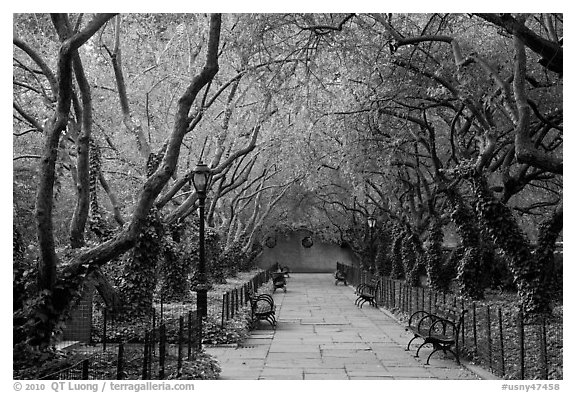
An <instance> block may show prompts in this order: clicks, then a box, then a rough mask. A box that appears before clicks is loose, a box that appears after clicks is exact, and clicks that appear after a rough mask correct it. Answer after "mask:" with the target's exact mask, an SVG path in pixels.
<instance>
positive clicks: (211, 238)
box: [205, 228, 226, 284]
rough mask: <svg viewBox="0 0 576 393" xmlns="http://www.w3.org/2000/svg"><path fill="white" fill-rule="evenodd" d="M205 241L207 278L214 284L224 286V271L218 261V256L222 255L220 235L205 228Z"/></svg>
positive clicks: (219, 260) (211, 229)
mask: <svg viewBox="0 0 576 393" xmlns="http://www.w3.org/2000/svg"><path fill="white" fill-rule="evenodd" d="M205 239H206V240H205V241H206V262H207V267H208V274H209V277H210V279H211V281H212V282H213V283H215V284H224V283H226V269H225V267H224V266H223V265H222V263H221V262H222V261H221V259H220V254H221V253H222V246H221V243H220V235H219V234H218V232H217V231H215V230H214V229H213V228H206V237H205Z"/></svg>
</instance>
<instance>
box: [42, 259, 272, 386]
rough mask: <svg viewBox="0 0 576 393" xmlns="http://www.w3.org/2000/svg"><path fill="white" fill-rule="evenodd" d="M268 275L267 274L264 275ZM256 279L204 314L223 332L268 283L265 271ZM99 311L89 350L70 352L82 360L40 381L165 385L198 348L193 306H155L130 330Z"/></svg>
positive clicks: (214, 304)
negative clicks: (250, 294) (163, 381)
mask: <svg viewBox="0 0 576 393" xmlns="http://www.w3.org/2000/svg"><path fill="white" fill-rule="evenodd" d="M269 270H270V269H269ZM269 270H265V271H261V272H259V273H258V274H256V275H255V276H254V277H253V278H252V279H251V280H250V281H249V282H247V283H245V284H244V285H242V286H240V287H237V288H234V289H233V290H230V291H228V292H226V293H225V294H224V295H223V297H222V303H221V308H220V306H219V305H218V303H219V302H218V301H217V299H215V300H216V301H215V302H210V303H211V304H210V306H209V308H208V312H209V314H210V315H213V316H220V315H221V316H222V327H223V326H224V323H225V321H228V320H230V319H232V318H234V316H235V315H236V313H238V312H239V310H240V309H241V308H242V307H243V306H244V305H245V304H246V303H247V296H246V294H247V292H248V291H254V292H256V291H257V290H258V288H260V287H261V286H262V284H264V283H266V282H267V281H268V280H269V279H270V271H269ZM121 314H122V313H121V311H118V310H116V312H115V313H114V314H112V313H110V312H108V311H107V310H106V309H105V308H103V309H102V311H101V315H99V316H98V318H95V320H94V321H93V324H94V323H95V324H96V326H94V325H93V327H92V330H93V334H92V337H93V343H92V344H93V345H82V346H78V347H77V348H76V349H75V350H74V352H75V353H76V354H78V355H80V356H81V355H85V358H84V359H83V360H82V361H79V362H77V363H75V364H73V365H71V366H69V367H66V368H64V369H61V370H59V371H57V372H54V373H51V374H49V375H47V376H45V377H44V378H43V379H46V380H76V379H84V380H101V379H166V378H171V377H177V376H179V375H180V373H181V372H182V365H183V362H184V361H187V360H191V359H193V358H194V356H195V353H196V351H197V349H198V348H199V347H200V343H199V337H198V336H199V331H200V330H199V329H198V324H199V323H202V322H201V321H200V320H199V319H197V314H196V306H195V304H194V303H190V302H188V303H177V304H175V303H165V302H164V301H162V299H161V300H160V302H159V303H158V304H155V305H154V308H153V310H152V313H151V315H150V317H149V318H143V319H142V320H140V321H136V322H134V323H131V324H127V323H126V322H125V321H122V318H118V316H119V315H121Z"/></svg>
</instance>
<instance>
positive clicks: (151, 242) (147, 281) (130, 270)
mask: <svg viewBox="0 0 576 393" xmlns="http://www.w3.org/2000/svg"><path fill="white" fill-rule="evenodd" d="M163 231H164V230H163V225H162V222H161V221H160V218H159V216H158V212H157V210H156V208H152V209H151V211H150V213H149V214H148V216H147V218H146V222H145V225H144V227H143V228H142V231H141V233H140V235H138V240H137V241H136V245H135V246H134V248H133V249H132V250H131V251H130V253H129V256H128V258H126V261H125V262H124V269H123V272H122V280H121V283H120V292H121V294H122V298H123V300H124V303H125V309H124V311H125V312H124V313H123V317H130V316H134V317H138V316H142V315H150V314H151V313H152V308H153V300H154V299H153V298H154V292H155V290H156V284H157V283H158V266H159V263H160V258H161V256H162V236H163Z"/></svg>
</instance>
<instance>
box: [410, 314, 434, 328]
mask: <svg viewBox="0 0 576 393" xmlns="http://www.w3.org/2000/svg"><path fill="white" fill-rule="evenodd" d="M427 315H430V313H429V312H428V311H424V310H418V311H416V312H413V313H412V315H410V318H409V319H408V326H413V327H415V326H414V324H413V323H415V322H416V321H420V320H421V319H423V318H424V317H425V316H427ZM418 324H419V323H418Z"/></svg>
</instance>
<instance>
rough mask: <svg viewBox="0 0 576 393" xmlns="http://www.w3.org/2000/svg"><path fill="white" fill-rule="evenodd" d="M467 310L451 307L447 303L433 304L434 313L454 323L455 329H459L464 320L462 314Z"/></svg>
mask: <svg viewBox="0 0 576 393" xmlns="http://www.w3.org/2000/svg"><path fill="white" fill-rule="evenodd" d="M467 312H468V310H466V309H462V308H457V307H452V306H449V305H447V304H442V303H437V304H436V305H435V311H434V314H436V315H438V316H439V317H441V318H444V319H447V320H449V321H451V322H453V323H454V324H455V325H456V330H458V331H459V330H460V326H461V325H462V323H463V322H464V315H465V314H466V313H467Z"/></svg>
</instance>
